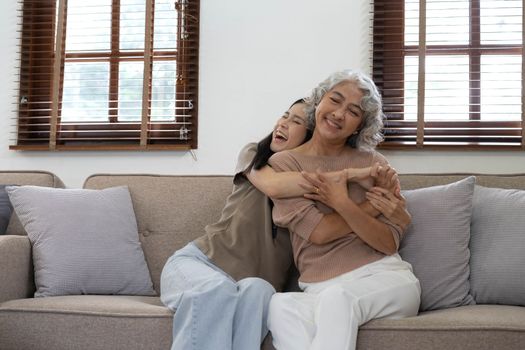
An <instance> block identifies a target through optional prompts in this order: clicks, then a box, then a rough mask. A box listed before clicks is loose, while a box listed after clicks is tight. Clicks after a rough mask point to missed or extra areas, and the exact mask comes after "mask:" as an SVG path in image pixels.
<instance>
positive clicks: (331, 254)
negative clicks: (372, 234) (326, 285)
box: [269, 150, 403, 282]
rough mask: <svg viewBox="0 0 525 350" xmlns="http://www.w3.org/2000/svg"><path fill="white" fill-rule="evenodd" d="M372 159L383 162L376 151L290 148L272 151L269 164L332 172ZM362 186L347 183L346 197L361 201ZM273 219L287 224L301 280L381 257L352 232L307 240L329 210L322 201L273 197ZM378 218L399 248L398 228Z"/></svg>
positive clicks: (315, 279) (340, 271)
mask: <svg viewBox="0 0 525 350" xmlns="http://www.w3.org/2000/svg"><path fill="white" fill-rule="evenodd" d="M375 162H379V163H381V164H387V161H386V159H385V158H384V157H383V156H382V155H381V154H379V153H377V152H374V151H371V152H365V151H359V150H352V152H351V153H350V155H349V156H343V157H335V156H312V155H305V154H302V153H298V152H294V151H283V152H279V153H276V154H274V155H273V156H272V157H271V158H270V161H269V164H270V165H271V166H272V167H273V168H274V169H275V171H279V172H281V171H303V170H304V171H308V172H314V171H316V170H317V169H320V170H321V171H335V170H341V169H344V168H365V167H369V166H371V165H372V164H374V163H375ZM365 193H366V191H365V189H363V188H362V187H361V186H359V185H357V184H355V183H350V184H349V196H350V198H351V199H352V200H353V201H354V202H355V203H357V204H359V203H361V202H363V201H364V200H365V199H366V197H365ZM274 204H275V206H274V209H273V219H274V222H275V223H276V224H277V225H279V226H283V227H287V228H288V229H289V231H290V233H291V240H292V248H293V254H294V261H295V264H296V266H297V269H298V270H299V272H300V274H301V275H300V278H299V280H300V281H302V282H320V281H325V280H328V279H330V278H333V277H336V276H339V275H341V274H343V273H346V272H349V271H352V270H354V269H356V268H358V267H361V266H363V265H366V264H369V263H371V262H373V261H376V260H379V259H381V258H382V257H384V254H383V253H380V252H378V251H377V250H375V249H373V248H372V247H370V246H369V245H368V244H366V243H365V242H364V241H363V240H361V239H360V238H359V237H358V236H357V235H356V234H354V233H349V234H348V235H346V236H344V237H341V238H339V239H337V240H335V241H332V242H329V243H326V244H322V245H316V244H313V243H311V242H310V241H309V240H308V239H309V237H310V234H311V233H312V231H313V230H314V228H315V227H316V226H317V225H318V224H319V222H320V221H321V219H322V218H323V216H324V215H325V214H328V213H331V212H333V210H332V209H331V208H329V207H327V206H325V205H323V204H322V203H319V202H315V201H312V200H310V199H306V198H302V197H296V198H289V199H279V200H274ZM378 220H381V221H382V222H384V223H386V224H387V225H388V226H389V227H390V228H391V232H392V235H393V237H394V240H395V241H396V244H397V246H398V247H399V241H400V240H401V237H402V234H403V232H402V230H401V228H400V227H398V226H396V225H394V224H393V223H391V222H390V221H388V220H387V219H386V218H385V217H384V216H379V217H378Z"/></svg>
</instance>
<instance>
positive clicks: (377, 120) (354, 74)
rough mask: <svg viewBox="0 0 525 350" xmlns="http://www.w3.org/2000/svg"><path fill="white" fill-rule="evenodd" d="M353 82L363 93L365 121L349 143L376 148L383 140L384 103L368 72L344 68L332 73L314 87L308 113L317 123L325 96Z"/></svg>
mask: <svg viewBox="0 0 525 350" xmlns="http://www.w3.org/2000/svg"><path fill="white" fill-rule="evenodd" d="M347 81H349V82H352V83H354V84H356V86H357V87H358V88H359V89H360V90H361V92H362V93H363V97H362V98H361V101H360V107H361V109H362V110H363V111H364V113H363V121H362V123H361V125H360V126H359V129H358V130H359V131H358V133H357V134H356V135H351V136H350V137H349V138H348V140H347V144H348V145H349V146H350V147H353V148H359V149H363V150H370V149H374V148H375V147H376V146H377V144H378V143H380V142H381V141H383V134H382V130H383V118H384V115H383V104H382V102H381V95H380V94H379V91H378V90H377V87H376V85H375V83H374V82H373V81H372V79H370V78H369V77H368V76H367V75H366V74H364V73H362V72H360V71H356V70H351V69H347V70H343V71H339V72H335V73H333V74H331V75H330V76H329V77H328V78H327V79H325V80H323V81H322V82H321V83H319V85H318V86H317V87H316V88H314V89H313V90H312V92H311V94H310V96H309V97H308V98H307V102H308V104H307V107H306V108H305V109H306V113H307V116H308V120H309V122H310V123H313V125H315V111H316V108H317V105H318V104H319V102H320V101H321V99H322V98H323V96H324V95H325V94H326V93H327V92H328V91H330V90H332V89H333V88H334V86H336V85H338V84H341V83H343V82H347Z"/></svg>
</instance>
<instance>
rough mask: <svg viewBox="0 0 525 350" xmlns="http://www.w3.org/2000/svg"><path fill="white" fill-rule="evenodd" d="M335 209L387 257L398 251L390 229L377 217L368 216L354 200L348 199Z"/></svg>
mask: <svg viewBox="0 0 525 350" xmlns="http://www.w3.org/2000/svg"><path fill="white" fill-rule="evenodd" d="M334 209H335V210H336V211H337V212H338V213H339V215H340V216H341V217H342V218H343V219H344V220H345V221H346V223H347V224H348V226H349V227H352V231H353V232H354V233H355V234H356V235H358V236H359V238H361V239H362V240H363V241H364V242H365V243H366V244H368V245H369V246H371V247H372V248H374V249H375V250H378V251H380V252H382V253H384V254H387V255H391V254H394V253H395V252H396V251H397V246H396V243H395V240H394V237H393V235H392V231H391V230H390V228H389V227H388V226H387V225H386V224H385V223H383V222H381V221H379V220H377V219H376V218H375V217H371V216H370V215H367V214H366V213H365V211H364V210H363V209H361V208H360V207H359V206H358V205H356V204H355V203H354V202H353V201H352V200H350V199H348V201H347V202H346V203H344V205H339V206H338V207H337V208H334Z"/></svg>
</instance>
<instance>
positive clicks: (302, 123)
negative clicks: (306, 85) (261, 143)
mask: <svg viewBox="0 0 525 350" xmlns="http://www.w3.org/2000/svg"><path fill="white" fill-rule="evenodd" d="M304 107H305V104H304V103H296V104H294V105H293V106H292V107H290V109H288V110H287V111H286V112H285V113H284V115H283V116H282V117H281V118H279V120H277V124H275V127H274V128H273V133H272V142H271V144H270V149H271V150H272V151H274V152H280V151H284V150H287V149H292V148H295V147H297V146H299V145H301V144H302V143H303V142H304V139H305V137H306V131H307V124H308V123H307V121H306V113H305V111H304Z"/></svg>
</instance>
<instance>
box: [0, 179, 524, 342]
mask: <svg viewBox="0 0 525 350" xmlns="http://www.w3.org/2000/svg"><path fill="white" fill-rule="evenodd" d="M468 175H470V174H410V175H408V174H407V175H401V176H400V178H401V184H402V188H403V189H406V190H412V189H417V188H425V187H429V186H436V185H444V184H449V183H452V182H455V181H458V180H461V179H464V178H466V177H467V176H468ZM231 181H232V178H231V177H230V176H168V175H150V174H95V175H92V176H89V177H88V178H87V179H86V180H85V183H84V186H83V187H84V188H86V189H104V188H110V187H114V186H122V185H125V186H127V187H128V188H129V192H130V194H131V198H132V203H133V209H134V211H135V215H136V221H137V225H138V232H139V238H140V242H141V244H142V248H143V251H144V256H145V260H146V262H147V266H148V269H149V272H150V276H151V280H152V282H153V288H154V290H155V292H156V293H157V294H158V292H159V290H160V289H159V280H160V273H161V271H162V267H163V265H164V263H165V261H166V260H167V259H168V257H169V256H171V254H172V253H173V252H174V251H175V250H177V249H179V248H180V247H182V246H184V245H185V244H186V243H187V242H189V241H191V240H192V239H194V238H196V237H198V236H200V235H201V234H202V233H203V228H204V226H205V225H206V224H207V223H211V222H213V221H214V220H216V219H217V218H218V217H219V215H220V211H221V209H222V206H223V204H224V202H225V199H226V196H227V195H228V194H229V193H230V191H231V187H232V184H231ZM476 181H477V184H479V185H482V186H486V187H498V188H515V189H525V174H513V175H476ZM0 184H19V185H27V184H32V185H38V186H48V187H64V185H63V183H62V181H60V179H58V177H56V176H55V175H53V174H51V173H48V172H41V171H40V172H39V171H35V172H28V171H0ZM449 210H450V211H454V208H453V207H451V208H449ZM25 234H26V233H25V231H24V228H23V227H22V225H21V224H20V222H19V220H18V218H17V216H16V214H14V215H12V217H11V221H10V223H9V226H8V229H7V232H6V234H5V235H0V349H3V350H24V349H54V350H61V349H64V350H66V349H67V350H71V349H108V350H109V349H111V350H115V349H127V350H130V349H169V348H170V343H171V333H172V313H171V311H169V310H168V309H167V308H165V307H164V306H163V305H162V303H161V302H160V299H159V297H158V296H127V295H68V296H53V297H42V298H34V297H33V295H34V292H35V283H34V278H33V263H32V254H31V244H30V242H29V239H28V238H27V236H26V235H25ZM290 285H293V283H290ZM262 348H263V349H266V350H270V349H273V347H272V345H271V335H269V336H268V337H267V339H266V340H265V342H264V344H263V345H262ZM357 348H358V349H366V350H374V349H390V350H397V349H399V350H401V349H402V350H411V349H414V350H415V349H417V350H424V349H461V350H469V349H472V350H474V349H476V350H480V349H523V348H525V307H522V306H517V305H499V304H482V305H479V304H478V305H475V304H473V303H469V304H468V305H464V306H457V307H448V308H439V309H436V310H431V311H422V312H420V313H419V315H417V316H415V317H409V318H405V319H395V320H393V319H378V320H373V321H371V322H368V323H366V324H365V325H363V326H362V327H361V328H360V331H359V335H358V344H357Z"/></svg>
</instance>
